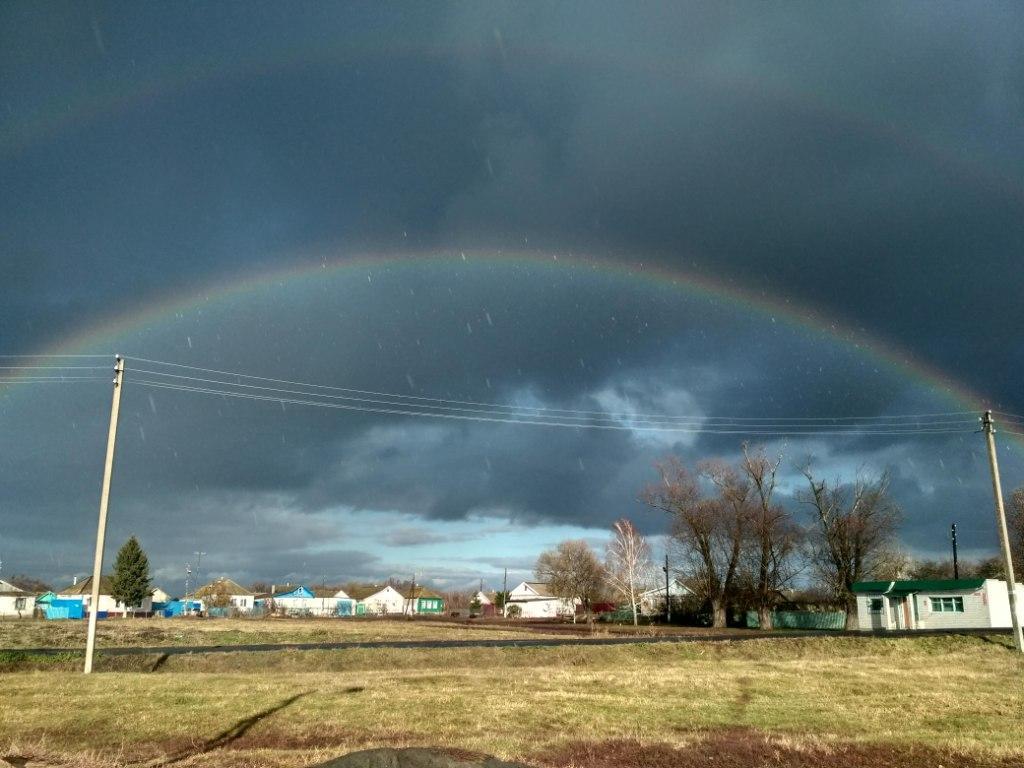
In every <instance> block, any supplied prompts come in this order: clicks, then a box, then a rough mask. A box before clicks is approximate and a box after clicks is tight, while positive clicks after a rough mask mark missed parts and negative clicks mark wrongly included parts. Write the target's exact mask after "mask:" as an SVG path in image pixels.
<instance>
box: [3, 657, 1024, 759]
mask: <svg viewBox="0 0 1024 768" xmlns="http://www.w3.org/2000/svg"><path fill="white" fill-rule="evenodd" d="M155 661H156V659H153V658H134V659H127V658H123V657H122V658H107V659H102V660H101V666H100V668H101V669H106V670H112V669H114V668H120V669H122V670H123V669H126V668H130V665H135V667H134V668H136V669H138V668H146V666H145V665H149V666H150V667H151V666H152V665H153V664H154V663H155ZM62 663H63V662H57V663H56V667H57V668H54V669H50V670H48V671H26V672H15V673H7V674H4V675H3V676H2V677H0V688H2V690H3V693H4V695H3V696H2V697H0V754H5V753H6V754H21V755H35V756H37V757H42V758H44V759H47V760H49V761H51V762H59V761H61V760H66V761H69V762H75V761H77V764H83V765H84V764H90V765H91V764H95V765H105V766H122V765H135V764H139V763H142V762H145V761H151V765H155V764H158V763H161V761H163V763H161V764H166V761H167V760H174V761H175V762H174V763H173V764H174V765H183V766H184V765H189V766H192V765H200V766H213V765H217V766H223V765H229V766H286V765H287V766H298V765H315V764H316V763H317V762H322V761H325V760H327V759H328V758H329V757H333V756H337V755H338V754H341V753H344V752H346V751H349V750H353V749H357V748H364V747H370V746H395V745H437V746H446V747H454V748H459V749H465V750H471V751H481V752H487V753H491V754H498V755H500V756H502V757H507V758H516V759H520V760H524V761H527V762H531V763H535V764H544V765H553V766H555V765H559V766H570V765H573V766H574V765H591V764H593V765H599V766H603V765H611V764H613V763H609V762H608V760H607V759H604V758H602V759H604V762H602V761H601V760H600V759H598V757H597V756H598V755H605V756H606V757H607V756H610V755H614V754H616V751H615V750H616V749H618V750H619V753H620V754H621V753H622V750H623V749H627V750H633V751H635V752H636V755H637V756H638V760H640V762H636V761H634V764H638V765H639V764H650V765H656V766H665V767H666V768H667V767H668V766H679V768H684V767H685V768H689V767H690V766H696V765H732V764H733V763H730V762H728V761H725V760H724V759H723V761H722V762H700V760H698V759H697V758H694V754H697V755H704V754H710V755H712V756H714V755H715V754H720V755H725V754H726V753H727V752H728V750H725V747H724V746H723V745H724V744H733V745H735V749H733V752H735V755H738V756H739V757H737V758H736V759H737V760H740V759H741V758H742V759H747V758H744V757H743V756H744V755H746V756H747V757H749V756H751V755H757V754H761V753H762V752H763V757H764V761H763V762H748V763H740V762H736V763H735V764H736V765H740V764H749V765H755V766H756V765H765V766H769V765H771V766H800V767H802V766H805V765H808V766H809V765H813V764H822V765H825V764H834V765H843V766H850V767H851V768H852V767H853V766H857V765H864V766H868V765H870V766H889V765H891V766H897V765H898V766H901V767H902V768H910V767H911V766H917V765H922V766H923V765H926V764H927V765H930V764H940V763H944V764H946V765H955V764H961V765H965V766H972V767H973V766H986V765H991V766H997V765H998V766H1009V765H1016V764H1024V725H1022V723H1021V721H1020V713H1021V712H1022V711H1024V687H1022V686H1021V685H1020V684H1019V682H1020V679H1021V675H1022V674H1024V661H1022V660H1021V659H1020V658H1019V657H1018V656H1017V655H1016V654H1014V653H1012V652H1011V651H1010V650H1009V649H1008V647H1007V646H1006V644H1005V643H1004V642H1003V641H1002V640H997V641H986V640H985V639H983V638H965V637H944V638H919V639H913V640H884V639H882V640H871V639H861V638H820V639H812V640H805V639H788V640H762V641H758V642H751V643H735V644H733V643H719V644H711V643H694V644H690V645H678V646H677V645H671V646H666V645H639V646H628V647H622V646H619V647H598V648H595V647H566V648H546V649H545V648H530V649H481V648H476V649H443V650H436V651H427V650H416V651H407V650H401V651H400V650H359V651H314V652H305V653H301V652H295V651H288V652H280V653H259V654H255V653H239V654H220V655H214V654H210V655H205V656H196V657H188V656H181V657H176V656H171V657H169V658H167V659H166V661H165V662H163V663H162V664H161V665H160V666H159V671H158V672H157V673H155V674H146V673H142V672H138V671H108V672H106V673H104V674H98V675H93V676H91V677H88V678H85V677H82V676H80V675H78V674H75V673H70V672H65V671H63V670H61V669H59V667H60V665H61V664H62ZM723 739H725V741H723ZM709 740H710V741H709ZM708 744H717V746H715V747H714V749H711V748H710V747H708V746H707V745H708ZM616 745H617V746H616ZM623 745H627V746H626V747H623ZM701 745H704V746H701ZM743 745H746V746H743ZM751 745H753V746H751ZM730 749H731V747H730ZM680 750H681V751H680ZM695 750H696V751H695ZM708 750H711V751H708ZM588 755H589V757H588ZM644 755H646V756H644ZM673 755H674V757H673ZM684 755H685V757H684ZM808 755H811V756H812V757H813V756H817V757H816V758H815V759H814V760H812V759H810V758H808V757H807V756H808ZM827 755H838V756H839V757H837V758H836V760H834V761H831V760H826V759H825V757H823V756H827ZM915 755H916V756H917V757H914V756H915ZM641 756H643V757H642V759H641ZM773 756H774V757H773ZM801 756H802V757H801ZM798 758H799V759H798ZM815 760H817V761H818V762H815ZM83 761H84V762H83ZM673 761H674V762H673ZM922 761H924V762H922ZM928 761H933V762H928Z"/></svg>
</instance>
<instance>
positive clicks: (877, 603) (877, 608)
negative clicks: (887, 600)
mask: <svg viewBox="0 0 1024 768" xmlns="http://www.w3.org/2000/svg"><path fill="white" fill-rule="evenodd" d="M868 602H869V605H868V607H869V609H870V610H871V612H872V613H881V612H882V598H880V597H872V598H871V600H870V601H868Z"/></svg>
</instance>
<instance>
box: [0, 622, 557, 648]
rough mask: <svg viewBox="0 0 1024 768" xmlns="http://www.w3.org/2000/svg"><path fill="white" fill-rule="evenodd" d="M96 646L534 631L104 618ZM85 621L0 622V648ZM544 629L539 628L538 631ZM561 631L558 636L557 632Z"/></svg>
mask: <svg viewBox="0 0 1024 768" xmlns="http://www.w3.org/2000/svg"><path fill="white" fill-rule="evenodd" d="M96 626H97V629H96V633H97V647H100V648H102V647H103V646H107V647H123V646H168V645H246V644H260V643H318V642H346V641H368V640H467V639H471V638H477V639H478V638H480V637H488V638H494V639H507V638H517V637H523V636H524V633H529V634H530V636H532V637H536V636H538V634H537V633H536V632H534V631H532V630H531V629H530V628H529V627H526V626H517V625H500V624H486V625H483V624H482V625H478V626H477V625H470V624H467V623H466V622H454V621H451V622H449V621H442V620H437V619H417V620H415V621H409V620H402V619H277V618H275V619H262V618H261V619H196V618H176V619H162V618H153V619H106V620H104V621H101V622H97V625H96ZM85 631H86V622H84V621H44V620H35V619H32V620H27V619H24V620H8V621H0V648H84V647H85ZM481 633H484V634H481ZM545 634H547V633H541V635H540V636H544V635H545ZM558 636H561V635H558Z"/></svg>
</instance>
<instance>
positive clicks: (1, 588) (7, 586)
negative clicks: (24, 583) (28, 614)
mask: <svg viewBox="0 0 1024 768" xmlns="http://www.w3.org/2000/svg"><path fill="white" fill-rule="evenodd" d="M27 594H29V593H28V592H26V591H25V590H24V589H22V588H21V587H16V586H14V585H13V584H11V582H9V581H4V580H3V579H0V595H16V596H18V597H24V596H25V595H27Z"/></svg>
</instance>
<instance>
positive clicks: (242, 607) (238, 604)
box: [231, 595, 256, 613]
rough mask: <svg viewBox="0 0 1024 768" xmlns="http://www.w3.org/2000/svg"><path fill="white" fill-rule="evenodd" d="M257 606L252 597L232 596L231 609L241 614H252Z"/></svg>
mask: <svg viewBox="0 0 1024 768" xmlns="http://www.w3.org/2000/svg"><path fill="white" fill-rule="evenodd" d="M255 604H256V598H255V597H253V596H252V595H231V607H232V608H234V609H235V610H236V611H239V612H240V613H250V612H251V611H252V609H253V606H254V605H255Z"/></svg>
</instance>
